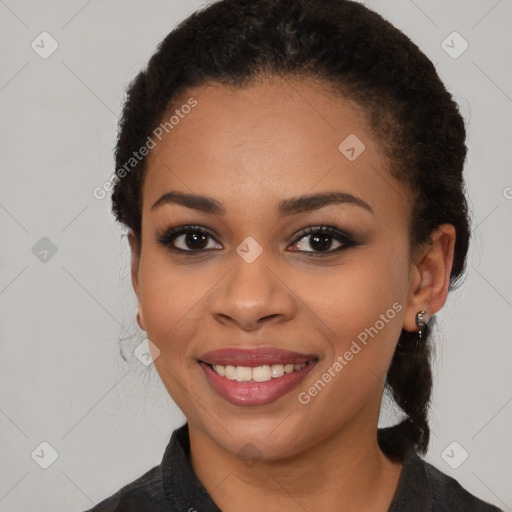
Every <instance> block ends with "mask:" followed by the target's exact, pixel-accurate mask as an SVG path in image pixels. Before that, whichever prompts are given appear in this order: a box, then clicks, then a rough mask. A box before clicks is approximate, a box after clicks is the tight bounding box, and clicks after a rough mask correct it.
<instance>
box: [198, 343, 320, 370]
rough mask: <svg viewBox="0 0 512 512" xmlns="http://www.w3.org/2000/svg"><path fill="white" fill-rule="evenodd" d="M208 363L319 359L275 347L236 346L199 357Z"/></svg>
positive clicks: (278, 362)
mask: <svg viewBox="0 0 512 512" xmlns="http://www.w3.org/2000/svg"><path fill="white" fill-rule="evenodd" d="M198 359H199V360H200V361H203V362H204V363H207V364H220V365H222V366H264V365H273V364H301V363H307V362H308V361H311V360H312V359H317V357H316V356H315V355H314V354H304V353H301V352H292V351H290V350H283V349H280V348H274V347H257V348H236V347H227V348H221V349H218V350H212V351H210V352H207V353H205V354H203V355H201V356H200V357H199V358H198Z"/></svg>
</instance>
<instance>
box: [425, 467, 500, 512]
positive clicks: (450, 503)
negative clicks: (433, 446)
mask: <svg viewBox="0 0 512 512" xmlns="http://www.w3.org/2000/svg"><path fill="white" fill-rule="evenodd" d="M420 460H421V459H420ZM421 462H422V463H423V465H424V467H425V471H426V473H427V475H428V479H429V482H430V484H431V486H432V493H433V497H434V502H433V507H432V511H433V512H444V511H445V510H446V511H447V512H448V511H452V512H457V511H461V512H462V511H464V512H466V511H467V512H469V511H471V512H473V511H474V512H501V511H500V509H499V508H498V507H496V506H494V505H491V504H490V503H487V502H485V501H483V500H481V499H479V498H477V497H476V496H474V495H473V494H471V493H470V492H469V491H467V490H466V489H464V488H463V487H462V486H461V485H460V484H459V482H457V480H455V479H454V478H452V477H450V476H448V475H446V474H445V473H443V472H442V471H439V469H437V468H436V467H435V466H433V465H432V464H429V463H428V462H426V461H421Z"/></svg>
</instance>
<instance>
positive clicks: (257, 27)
mask: <svg viewBox="0 0 512 512" xmlns="http://www.w3.org/2000/svg"><path fill="white" fill-rule="evenodd" d="M263 76H284V77H290V78H295V79H302V78H313V79H316V80H319V81H320V82H322V83H323V84H324V85H325V86H326V87H329V88H330V90H332V91H336V92H337V93H338V94H339V95H341V96H342V97H344V98H347V99H349V100H352V101H355V102H356V103H357V104H358V105H360V106H361V107H362V110H363V111H364V113H365V115H366V116H367V121H368V123H369V125H370V126H371V128H372V130H373V131H374V133H375V135H376V136H377V137H378V140H379V142H380V143H381V147H382V149H383V150H384V152H385V154H386V155H387V157H388V159H389V162H390V165H389V171H390V173H391V175H392V176H394V177H395V178H397V179H399V180H400V181H401V182H402V183H403V184H405V185H406V187H407V190H409V191H410V200H411V201H412V202H413V203H412V204H413V208H412V215H411V219H410V243H411V250H412V249H413V248H415V247H416V246H417V245H418V244H420V243H423V242H428V241H429V240H430V235H431V233H432V232H433V231H434V230H435V228H436V227H438V226H440V225H441V224H444V223H448V224H452V225H453V226H454V227H455V230H456V240H455V248H454V258H453V265H452V269H451V276H450V289H453V287H454V286H455V285H456V284H457V283H458V281H459V279H460V278H461V276H462V275H463V272H464V269H465V264H466V255H467V251H468V245H469V239H470V228H469V225H470V219H469V214H468V208H467V201H466V196H465V185H464V179H463V166H464V161H465V158H466V151H467V148H466V145H465V138H466V133H465V126H464V120H463V118H462V116H461V115H460V113H459V110H458V107H457V104H456V103H455V101H454V100H453V98H452V96H451V94H450V93H449V92H448V91H447V89H446V88H445V86H444V85H443V83H442V81H441V80H440V78H439V76H438V74H437V72H436V70H435V68H434V66H433V64H432V62H431V61H430V60H429V59H428V58H427V57H426V56H425V55H424V54H423V53H422V52H421V50H420V49H419V48H418V47H417V46H416V45H415V44H414V43H413V42H412V41H411V40H410V39H409V38H408V37H407V36H406V35H405V34H403V33H402V32H401V31H400V30H398V29H397V28H395V27H394V26H393V25H392V24H390V23H389V22H388V21H386V20H385V19H383V18H382V17H381V16H380V15H379V14H377V13H375V12H373V11H371V10H370V9H368V8H367V7H365V6H363V5H361V4H360V3H357V2H353V1H350V0H220V1H217V2H214V3H212V4H210V5H209V6H207V7H205V8H204V9H202V10H199V11H197V12H195V13H194V14H192V15H191V16H190V17H188V18H187V19H186V20H184V21H183V22H182V23H180V24H179V25H178V26H177V27H176V28H175V29H174V30H172V32H170V33H169V34H168V35H167V36H166V37H165V39H164V40H163V41H162V42H161V43H160V45H159V46H158V48H157V50H156V52H155V53H154V54H153V56H152V57H151V59H150V60H149V63H148V65H147V67H146V69H145V70H144V71H142V72H140V73H139V74H138V75H137V76H136V78H135V79H134V80H133V81H132V83H131V84H130V85H129V88H128V92H127V98H126V102H125V105H124V109H123V113H122V117H121V120H120V124H119V135H118V141H117V146H116V169H118V171H119V170H120V169H122V168H123V167H124V169H125V172H124V173H122V174H118V172H116V174H117V176H116V177H117V178H118V179H117V180H116V182H115V185H114V189H113V193H112V211H113V213H114V215H115V217H116V219H117V220H118V221H119V222H120V223H122V224H123V225H124V226H126V227H127V228H129V229H130V230H131V231H132V232H133V234H134V235H135V237H136V238H137V240H138V241H139V243H140V242H141V238H142V237H141V229H142V227H141V220H142V208H141V206H142V185H143V181H144V175H145V164H146V158H141V159H140V161H139V160H138V161H137V162H136V163H135V164H134V165H133V168H132V169H130V170H129V172H126V163H127V162H128V161H130V158H132V153H133V151H134V150H135V149H137V148H140V147H143V146H144V145H145V144H146V141H147V140H148V137H149V136H151V134H152V133H153V130H154V129H155V128H156V127H157V126H159V125H160V123H161V122H162V119H164V115H166V114H167V113H168V112H169V110H170V108H171V105H172V104H173V102H175V101H176V100H177V99H178V98H179V97H180V95H183V94H184V93H186V92H187V91H189V90H190V89H191V88H193V87H196V86H201V85H207V84H222V85H230V86H233V87H244V86H247V85H249V84H251V82H254V81H255V80H257V79H258V78H260V77H263ZM431 327H432V323H431V324H430V326H429V328H428V329H426V331H425V334H424V336H423V337H422V338H421V339H419V337H418V336H417V335H416V333H411V332H407V331H405V330H402V333H401V335H400V338H399V342H398V344H397V347H396V350H395V353H394V356H393V359H392V362H391V365H390V367H389V370H388V373H387V378H386V386H387V388H388V389H389V390H390V391H391V394H392V396H393V399H394V400H395V402H396V403H397V404H398V405H399V406H400V408H401V409H402V410H403V411H404V413H405V415H406V416H405V419H404V420H403V421H401V422H400V423H399V424H398V425H395V426H392V427H389V428H386V429H380V430H379V431H378V442H379V444H380V446H381V448H382V449H383V450H384V451H385V453H386V454H387V455H388V456H389V457H391V458H393V459H403V456H404V454H405V452H406V451H407V450H409V449H414V450H416V451H418V452H421V453H426V450H427V448H428V442H429V434H430V429H429V425H428V408H429V403H430V396H431V389H432V373H431V366H430V345H429V336H430V332H431Z"/></svg>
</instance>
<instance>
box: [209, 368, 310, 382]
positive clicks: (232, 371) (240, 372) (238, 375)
mask: <svg viewBox="0 0 512 512" xmlns="http://www.w3.org/2000/svg"><path fill="white" fill-rule="evenodd" d="M304 366H306V363H301V364H291V363H290V364H285V365H283V364H273V365H272V366H269V365H264V366H254V367H252V366H229V365H228V366H222V365H220V364H214V365H213V369H214V370H215V371H216V372H217V373H218V374H219V375H220V376H221V377H226V379H228V380H236V381H238V382H248V381H250V380H252V381H254V382H266V381H267V380H270V379H277V378H279V377H282V376H283V375H284V374H285V373H291V372H294V371H295V370H300V369H301V368H304Z"/></svg>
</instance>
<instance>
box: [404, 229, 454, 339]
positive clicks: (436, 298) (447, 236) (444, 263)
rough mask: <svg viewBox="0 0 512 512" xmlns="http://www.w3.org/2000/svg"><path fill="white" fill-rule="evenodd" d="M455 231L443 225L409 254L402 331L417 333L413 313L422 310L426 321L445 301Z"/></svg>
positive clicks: (448, 285) (414, 314)
mask: <svg viewBox="0 0 512 512" xmlns="http://www.w3.org/2000/svg"><path fill="white" fill-rule="evenodd" d="M455 236H456V232H455V228H454V227H453V226H452V225H451V224H443V225H441V226H439V227H438V228H437V229H435V230H434V231H433V232H432V234H431V241H430V242H426V243H424V244H422V245H421V246H420V247H418V249H417V250H416V251H414V254H413V261H412V264H411V271H410V288H409V299H408V301H407V308H406V312H405V317H404V325H403V328H404V329H405V330H406V331H409V332H415V331H417V330H418V326H417V325H416V314H417V313H418V312H419V311H421V310H423V309H424V310H425V311H426V315H425V317H426V320H427V321H428V320H429V318H430V317H431V316H432V315H434V314H435V313H437V312H438V311H439V310H440V309H441V308H442V307H443V305H444V303H445V302H446V297H447V296H448V290H449V287H450V273H451V270H452V264H453V249H454V246H455Z"/></svg>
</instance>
